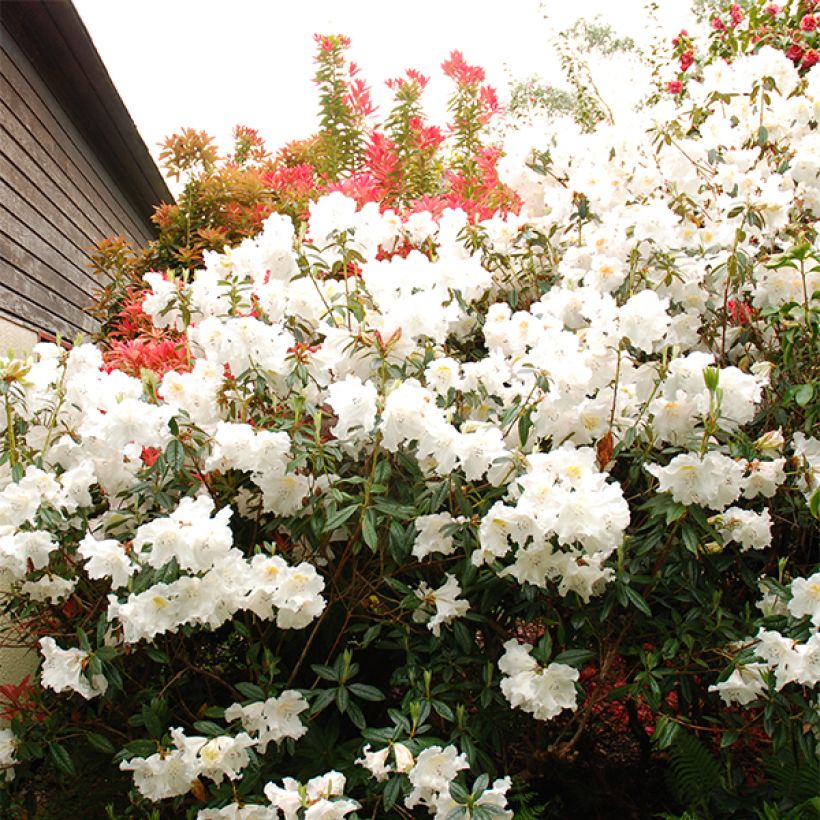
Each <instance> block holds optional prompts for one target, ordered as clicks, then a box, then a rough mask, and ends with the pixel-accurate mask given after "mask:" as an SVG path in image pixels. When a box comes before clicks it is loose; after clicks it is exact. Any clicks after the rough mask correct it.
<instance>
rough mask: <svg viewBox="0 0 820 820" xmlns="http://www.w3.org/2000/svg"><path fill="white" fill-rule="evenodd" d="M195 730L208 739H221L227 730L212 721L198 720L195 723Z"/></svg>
mask: <svg viewBox="0 0 820 820" xmlns="http://www.w3.org/2000/svg"><path fill="white" fill-rule="evenodd" d="M194 729H196V730H197V732H199V733H200V734H203V735H207V736H208V737H219V736H220V735H224V734H225V730H224V729H223V728H222V727H221V726H220V725H219V724H217V723H214V722H213V721H211V720H197V721H195V722H194Z"/></svg>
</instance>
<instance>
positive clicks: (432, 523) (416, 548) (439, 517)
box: [412, 512, 464, 561]
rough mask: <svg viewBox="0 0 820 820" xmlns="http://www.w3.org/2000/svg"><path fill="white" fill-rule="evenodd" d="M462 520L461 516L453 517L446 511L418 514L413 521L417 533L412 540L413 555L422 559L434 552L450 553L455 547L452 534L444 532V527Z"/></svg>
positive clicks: (459, 522)
mask: <svg viewBox="0 0 820 820" xmlns="http://www.w3.org/2000/svg"><path fill="white" fill-rule="evenodd" d="M463 521H464V519H463V518H462V517H461V516H459V517H458V518H454V517H453V516H452V515H450V513H446V512H445V513H433V514H432V515H420V516H418V517H417V518H416V520H415V522H414V523H415V527H416V532H417V533H418V535H416V540H415V541H414V542H413V553H412V554H413V556H414V557H415V558H417V559H418V560H419V561H422V560H424V559H425V558H426V557H427V556H428V555H432V554H433V553H434V552H438V553H440V554H441V555H451V554H452V552H453V550H454V549H455V545H454V544H453V534H452V533H449V534H446V533H445V532H444V529H445V528H447V527H452V526H453V525H455V524H461V523H463Z"/></svg>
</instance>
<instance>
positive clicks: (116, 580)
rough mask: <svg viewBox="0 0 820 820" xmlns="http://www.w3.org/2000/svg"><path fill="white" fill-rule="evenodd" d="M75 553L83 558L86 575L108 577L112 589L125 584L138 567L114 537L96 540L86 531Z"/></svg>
mask: <svg viewBox="0 0 820 820" xmlns="http://www.w3.org/2000/svg"><path fill="white" fill-rule="evenodd" d="M77 553H78V554H79V555H80V556H82V557H83V558H85V571H86V573H87V574H88V577H89V578H110V579H111V588H112V589H118V588H119V587H124V586H127V584H128V579H129V578H130V577H131V576H132V575H133V574H134V573H135V572H136V571H137V570H138V569H139V566H138V565H137V564H135V563H134V562H133V561H132V560H131V559H130V558H129V556H128V553H127V552H126V551H125V548H124V547H123V545H122V544H121V543H120V542H119V541H117V540H116V539H114V538H106V539H103V540H102V541H98V540H97V539H96V538H95V537H94V536H93V535H92V534H91V533H90V532H89V533H86V535H85V536H84V538H83V540H82V541H80V544H79V546H78V547H77Z"/></svg>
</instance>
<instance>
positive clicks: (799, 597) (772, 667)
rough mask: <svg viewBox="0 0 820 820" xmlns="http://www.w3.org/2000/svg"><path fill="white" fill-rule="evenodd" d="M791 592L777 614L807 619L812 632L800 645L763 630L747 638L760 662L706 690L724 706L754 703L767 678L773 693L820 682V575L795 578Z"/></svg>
mask: <svg viewBox="0 0 820 820" xmlns="http://www.w3.org/2000/svg"><path fill="white" fill-rule="evenodd" d="M790 592H791V597H790V598H789V601H788V603H787V604H786V606H785V609H784V611H781V612H778V614H786V613H788V614H789V615H791V617H792V618H794V619H796V620H801V619H803V618H806V617H808V618H809V619H810V620H811V623H812V625H813V626H814V628H815V629H814V632H813V633H812V634H811V636H810V637H809V638H808V640H807V641H805V642H802V643H801V642H799V641H795V640H792V639H791V638H787V637H786V636H784V635H781V634H780V633H779V632H777V631H775V630H772V629H763V628H761V629H760V630H759V632H758V633H757V636H756V637H755V638H749V639H747V641H745V642H744V643H746V644H750V645H752V646H753V648H754V653H755V655H756V656H757V657H758V658H760V659H761V661H762V662H751V663H744V664H738V665H737V666H736V667H735V668H734V669H733V670H732V673H731V674H730V675H729V677H728V678H726V679H725V680H723V681H720V682H719V683H716V684H714V685H712V686H710V687H709V691H710V692H718V693H719V694H720V697H721V698H722V699H723V700H724V701H725V702H726V703H727V704H728V703H739V704H740V705H742V706H743V705H746V704H748V703H751V702H752V701H754V700H756V699H757V698H758V697H760V696H761V695H763V694H764V693H765V692H766V691H767V690H768V682H767V678H768V677H769V676H772V677H773V680H774V689H775V691H776V692H779V691H780V690H781V689H782V688H783V687H784V686H786V685H787V684H789V683H798V684H802V685H804V686H814V685H815V684H816V683H817V681H818V680H820V572H815V573H814V574H813V575H811V576H810V577H808V578H794V579H793V580H792V582H791V586H790ZM765 609H766V605H765V603H764V612H765Z"/></svg>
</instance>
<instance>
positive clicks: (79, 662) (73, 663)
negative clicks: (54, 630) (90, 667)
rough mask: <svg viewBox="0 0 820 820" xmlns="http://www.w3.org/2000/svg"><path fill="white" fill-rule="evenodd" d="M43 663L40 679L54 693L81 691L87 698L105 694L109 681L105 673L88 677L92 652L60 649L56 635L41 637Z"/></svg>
mask: <svg viewBox="0 0 820 820" xmlns="http://www.w3.org/2000/svg"><path fill="white" fill-rule="evenodd" d="M40 651H41V652H42V655H43V666H42V668H41V669H40V681H41V682H42V684H43V686H45V687H47V688H48V689H53V690H54V691H55V692H78V693H79V694H80V695H82V696H83V697H84V698H85V699H86V700H90V699H91V698H95V697H97V696H98V695H102V694H105V691H106V689H108V681H107V680H106V679H105V677H104V676H103V675H92V676H90V677H89V676H88V675H86V674H85V667H86V666H87V664H88V660H89V653H88V652H85V651H83V650H82V649H60V647H59V646H57V642H56V641H55V640H54V638H40Z"/></svg>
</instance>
